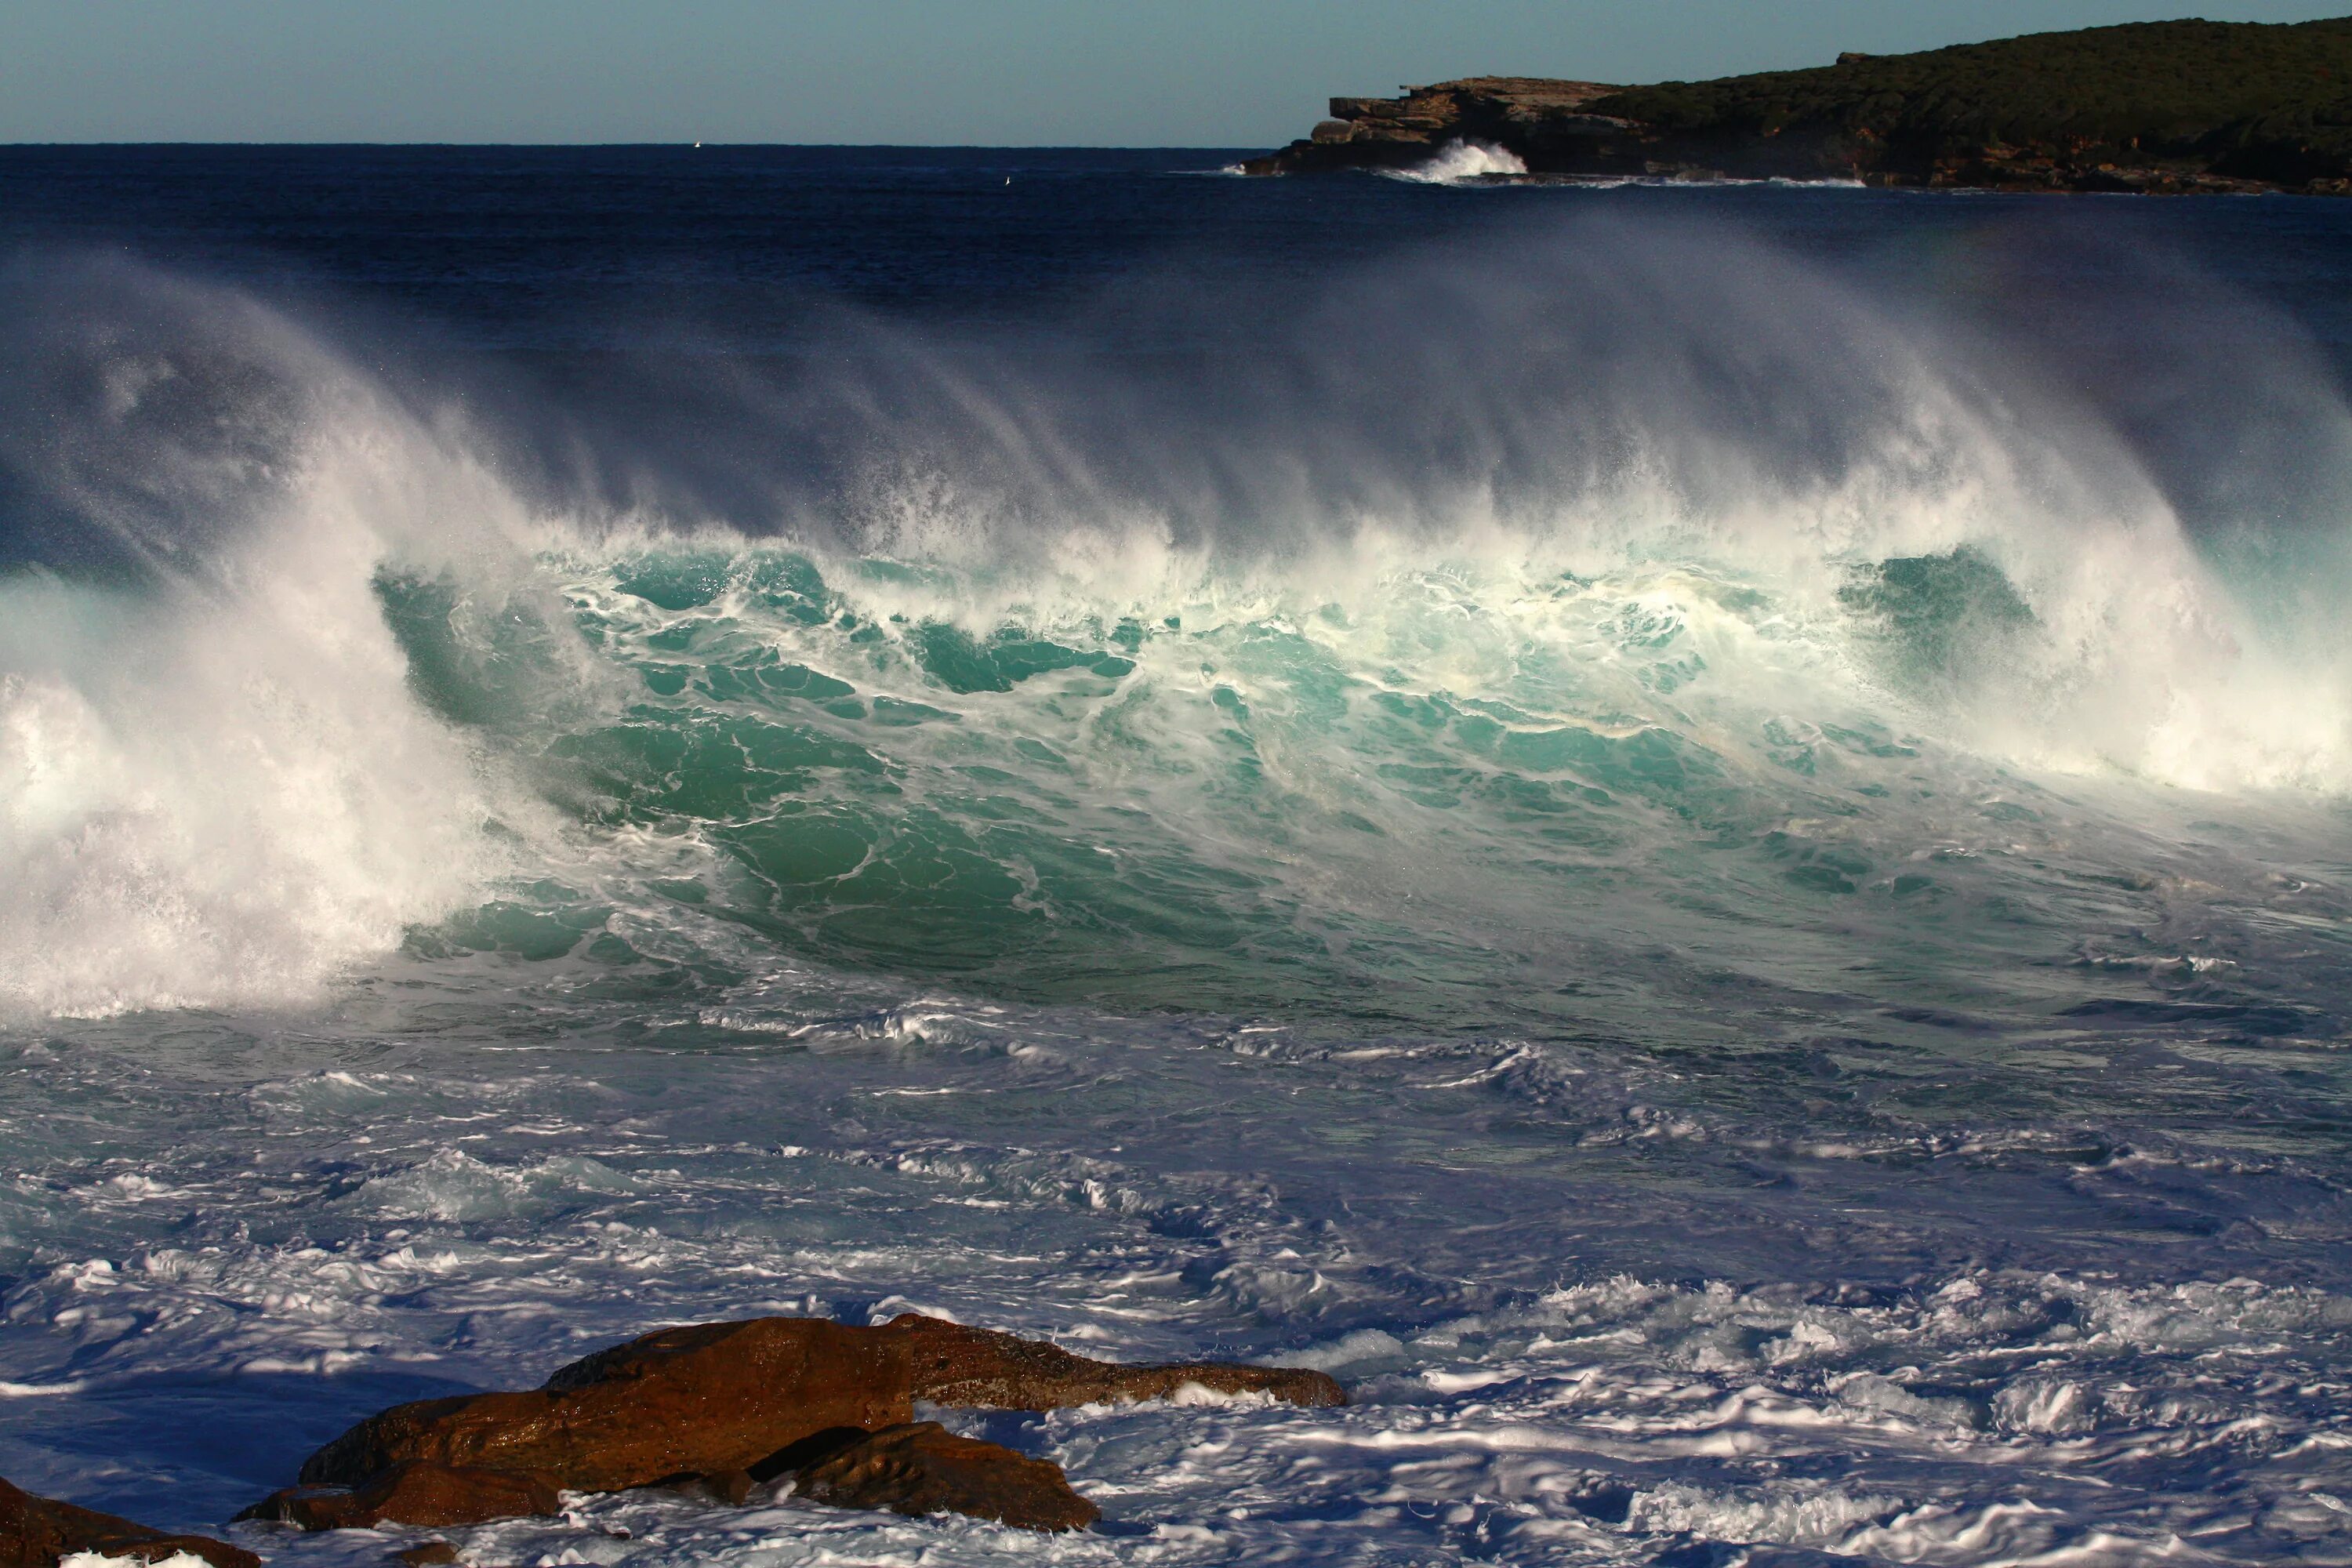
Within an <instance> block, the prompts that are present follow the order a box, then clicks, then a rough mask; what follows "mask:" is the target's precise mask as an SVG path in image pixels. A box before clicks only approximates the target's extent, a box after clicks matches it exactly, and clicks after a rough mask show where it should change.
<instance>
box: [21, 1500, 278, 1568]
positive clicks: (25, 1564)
mask: <svg viewBox="0 0 2352 1568" xmlns="http://www.w3.org/2000/svg"><path fill="white" fill-rule="evenodd" d="M72 1552H103V1553H105V1554H106V1555H107V1556H109V1557H137V1558H141V1559H143V1560H144V1561H146V1562H150V1563H154V1562H159V1561H161V1560H162V1559H163V1558H166V1557H171V1556H173V1555H175V1554H177V1553H179V1552H187V1553H188V1554H189V1555H190V1556H193V1557H201V1558H203V1559H204V1560H205V1562H206V1563H211V1564H212V1568H261V1559H260V1558H258V1557H257V1556H255V1555H254V1554H253V1553H252V1552H247V1551H246V1550H245V1549H244V1548H242V1547H238V1546H231V1545H230V1544H228V1542H225V1541H215V1540H213V1539H212V1538H211V1537H209V1536H204V1535H166V1534H164V1533H163V1531H160V1530H150V1529H148V1528H147V1527H146V1526H145V1525H143V1524H134V1523H132V1522H131V1521H130V1520H127V1519H118V1518H116V1517H115V1516H114V1515H113V1514H110V1513H100V1512H99V1511H98V1510H96V1509H89V1508H79V1507H76V1506H75V1505H74V1504H72V1503H69V1502H56V1501H53V1500H50V1499H48V1498H38V1497H35V1496H33V1495H32V1494H31V1493H30V1492H27V1491H23V1490H20V1489H17V1488H16V1487H13V1486H10V1485H9V1484H8V1483H7V1482H6V1481H0V1568H56V1565H57V1563H58V1559H60V1558H62V1557H65V1556H67V1555H68V1554H70V1553H72Z"/></svg>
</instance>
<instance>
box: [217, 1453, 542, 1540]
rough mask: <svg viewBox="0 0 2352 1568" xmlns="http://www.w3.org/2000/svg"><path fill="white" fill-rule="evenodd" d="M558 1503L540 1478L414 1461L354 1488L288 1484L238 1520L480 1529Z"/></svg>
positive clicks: (307, 1526)
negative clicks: (450, 1525) (486, 1524)
mask: <svg viewBox="0 0 2352 1568" xmlns="http://www.w3.org/2000/svg"><path fill="white" fill-rule="evenodd" d="M556 1506H557V1505H556V1489H555V1488H553V1487H551V1486H550V1485H549V1484H548V1483H547V1482H546V1481H545V1480H543V1479H541V1478H539V1477H537V1476H532V1475H525V1474H519V1473H517V1472H514V1471H510V1470H491V1469H482V1468H472V1467H460V1466H455V1465H441V1464H436V1463H434V1462H433V1461H432V1460H430V1459H410V1460H407V1461H405V1462H404V1463H401V1464H397V1465H394V1466H391V1467H390V1468H386V1469H383V1470H379V1471H378V1472H376V1473H375V1474H374V1475H373V1476H370V1477H368V1478H367V1479H366V1480H364V1481H362V1483H361V1484H359V1485H358V1486H355V1487H320V1486H295V1487H289V1488H287V1489H285V1490H283V1491H279V1492H273V1493H271V1494H270V1495H269V1496H268V1497H267V1498H265V1499H263V1500H261V1501H259V1502H257V1503H256V1504H254V1505H253V1506H252V1507H251V1508H249V1509H247V1510H245V1511H244V1512H243V1513H241V1514H239V1515H237V1518H239V1519H241V1520H244V1519H257V1520H269V1521H275V1522H278V1523H281V1524H291V1525H296V1526H299V1528H301V1529H303V1530H362V1529H365V1528H368V1527H370V1526H372V1525H376V1524H414V1525H436V1524H480V1523H483V1522H485V1521H488V1520H493V1519H517V1518H520V1517H523V1516H525V1515H529V1514H549V1513H553V1512H554V1511H555V1510H556Z"/></svg>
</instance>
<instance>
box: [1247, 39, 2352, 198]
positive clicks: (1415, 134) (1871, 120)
mask: <svg viewBox="0 0 2352 1568" xmlns="http://www.w3.org/2000/svg"><path fill="white" fill-rule="evenodd" d="M1455 144H1480V145H1484V146H1486V147H1491V148H1494V149H1496V150H1498V151H1500V152H1503V153H1509V154H1510V155H1511V156H1512V157H1513V158H1515V159H1516V160H1517V162H1518V163H1520V164H1521V165H1522V166H1524V168H1525V169H1526V170H1527V172H1528V177H1532V178H1538V179H1541V178H1554V179H1624V178H1644V177H1647V178H1666V179H1675V180H1695V181H1696V180H1719V179H1788V180H1809V181H1845V182H1851V181H1860V182H1863V183H1864V184H1874V185H1908V186H1954V187H1975V188H1980V189H1992V190H2018V191H2110V192H2147V193H2158V194H2186V193H2194V192H2216V193H2221V192H2260V191H2291V192H2299V193H2305V194H2311V195H2347V194H2352V18H2341V19H2336V20H2329V21H2320V22H2301V23H2279V24H2273V23H2252V22H2245V23H2238V22H2204V21H2185V22H2143V23H2134V24H2130V25H2127V26H2113V27H2093V28H2086V29H2084V30H2081V31H2077V32H2066V33H2040V34H2034V35H2032V36H2030V37H2020V38H2003V39H2000V40H1996V41H1994V42H1991V43H1983V44H1964V45H1959V46H1956V47H1951V48H1944V49H1931V50H1927V51H1924V52H1922V53H1918V54H1908V55H1860V54H1846V55H1841V56H1839V57H1838V59H1837V62H1836V63H1835V64H1833V65H1827V66H1821V67H1817V68H1812V69H1807V70H1788V71H1767V72H1763V73H1760V74H1757V75H1753V76H1737V77H1724V78H1720V79H1716V80H1712V81H1687V82H1686V81H1668V82H1658V83H1655V84H1653V85H1650V86H1645V87H1624V86H1612V85H1610V84H1607V83H1601V82H1591V81H1564V80H1554V79H1547V78H1535V77H1472V78H1467V79H1462V80H1459V81H1447V82H1439V83H1436V84H1435V85H1433V86H1430V87H1419V88H1409V89H1405V91H1404V93H1403V95H1402V97H1398V98H1335V99H1333V100H1331V118H1330V119H1328V120H1326V121H1323V122H1322V123H1321V124H1319V125H1318V126H1316V127H1315V129H1314V132H1313V133H1312V134H1311V135H1309V136H1307V138H1305V139H1303V140H1301V141H1297V142H1292V143H1291V144H1290V145H1289V146H1287V147H1286V148H1284V149H1282V150H1281V151H1280V152H1277V153H1270V154H1268V155H1267V156H1265V157H1263V158H1256V159H1253V160H1251V161H1249V162H1248V163H1244V165H1243V168H1244V171H1245V172H1246V173H1249V174H1311V173H1318V172H1323V171H1329V170H1342V169H1374V170H1379V169H1402V168H1411V167H1414V166H1417V165H1421V164H1424V163H1429V162H1430V161H1431V160H1433V158H1435V157H1437V156H1439V155H1440V154H1442V153H1444V152H1445V151H1446V149H1447V148H1448V147H1449V146H1452V145H1455Z"/></svg>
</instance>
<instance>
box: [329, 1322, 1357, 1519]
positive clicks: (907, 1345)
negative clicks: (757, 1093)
mask: <svg viewBox="0 0 2352 1568" xmlns="http://www.w3.org/2000/svg"><path fill="white" fill-rule="evenodd" d="M1184 1384H1201V1385H1202V1386H1203V1387H1206V1388H1210V1389H1213V1390H1216V1391H1218V1392H1222V1393H1230V1394H1243V1393H1265V1394H1272V1395H1274V1396H1275V1397H1277V1398H1282V1399H1287V1400H1290V1401H1292V1402H1293V1403H1296V1404H1301V1405H1339V1404H1343V1403H1345V1395H1344V1394H1341V1393H1340V1391H1339V1384H1336V1383H1333V1382H1332V1381H1331V1380H1330V1379H1329V1378H1328V1377H1326V1376H1324V1375H1323V1374H1322V1373H1312V1372H1300V1371H1293V1370H1289V1369H1284V1368H1274V1367H1248V1366H1234V1365H1229V1364H1224V1363H1197V1364H1194V1363H1179V1364H1172V1365H1162V1366H1119V1365H1116V1364H1114V1363H1108V1362H1097V1361H1091V1360H1088V1359H1087V1358H1086V1357H1083V1356H1076V1355H1072V1354H1070V1353H1069V1352H1066V1351H1063V1350H1060V1349H1057V1348H1055V1346H1052V1345H1047V1344H1040V1343H1036V1342H1032V1341H1025V1340H1020V1339H1016V1338H1014V1337H1013V1335H1011V1334H1002V1333H995V1332H992V1331H988V1330H985V1329H968V1328H964V1327H962V1326H961V1325H960V1324H955V1323H950V1322H945V1321H941V1320H939V1319H936V1318H926V1317H923V1316H920V1315H919V1314H916V1313H908V1314H905V1315H903V1316H901V1317H898V1318H896V1319H893V1320H892V1321H890V1322H888V1323H886V1324H883V1325H881V1326H879V1327H876V1328H854V1327H850V1326H847V1325H845V1324H841V1323H835V1322H829V1321H824V1320H823V1319H818V1318H755V1319H751V1320H749V1321H741V1322H732V1323H702V1324H698V1325H695V1326H693V1327H690V1328H680V1329H665V1330H662V1331H658V1332H656V1333H651V1334H646V1335H645V1336H644V1337H642V1338H640V1339H635V1340H632V1341H630V1342H628V1343H626V1344H622V1345H615V1346H614V1347H613V1348H611V1349H609V1350H604V1351H599V1352H596V1353H595V1354H593V1355H591V1356H588V1357H586V1358H585V1359H583V1360H581V1361H577V1362H574V1363H572V1364H571V1365H569V1366H566V1367H563V1368H562V1369H561V1370H559V1371H558V1372H557V1373H555V1374H554V1375H553V1376H552V1377H550V1378H549V1379H548V1380H547V1384H546V1386H545V1387H543V1388H539V1389H534V1390H532V1391H530V1392H529V1393H523V1394H466V1395H461V1396H459V1397H457V1398H453V1399H430V1400H424V1401H421V1402H419V1403H416V1404H414V1405H395V1406H394V1407H393V1408H392V1409H390V1410H386V1411H384V1412H383V1413H382V1414H380V1415H373V1416H371V1417H370V1418H368V1419H367V1420H365V1421H362V1422H361V1423H360V1424H359V1425H358V1426H354V1427H352V1429H351V1430H350V1431H348V1432H346V1433H344V1434H343V1435H342V1436H340V1437H338V1438H336V1439H335V1440H334V1441H333V1442H331V1443H329V1444H328V1445H327V1446H326V1447H323V1448H320V1450H319V1451H318V1452H317V1453H316V1454H313V1455H312V1456H311V1457H310V1459H309V1460H308V1461H307V1462H306V1463H305V1464H304V1465H303V1467H302V1473H301V1478H300V1479H302V1481H303V1482H304V1483H306V1484H309V1485H314V1486H315V1485H320V1484H340V1485H343V1486H359V1485H362V1483H365V1482H367V1481H368V1480H369V1479H370V1478H372V1477H373V1476H375V1475H377V1474H378V1473H379V1472H381V1471H383V1470H386V1469H389V1468H392V1467H394V1466H395V1465H399V1464H403V1463H405V1462H407V1461H410V1460H419V1459H422V1460H429V1461H431V1462H433V1463H435V1464H436V1465H444V1466H456V1467H460V1468H487V1469H496V1470H509V1471H520V1472H526V1473H529V1474H531V1475H535V1476H538V1477H540V1478H541V1479H544V1480H545V1481H547V1482H548V1483H549V1484H551V1485H553V1486H556V1487H559V1488H564V1489H574V1490H580V1491H619V1490H622V1489H625V1488H629V1487H641V1486H651V1485H655V1484H657V1483H661V1482H668V1481H677V1480H680V1479H686V1478H689V1477H698V1476H724V1475H726V1474H728V1473H729V1472H731V1471H738V1470H742V1471H751V1472H753V1473H757V1468H758V1467H760V1466H761V1465H762V1464H763V1463H764V1462H766V1461H768V1460H770V1459H771V1458H772V1457H773V1456H775V1455H776V1454H777V1453H778V1451H779V1450H782V1449H786V1448H789V1447H792V1446H793V1444H795V1443H799V1442H802V1441H803V1440H805V1439H807V1438H809V1437H811V1436H814V1435H816V1434H818V1433H822V1432H825V1431H827V1430H829V1429H832V1428H836V1427H858V1428H863V1429H866V1430H867V1431H873V1430H876V1429H878V1428H882V1427H887V1426H902V1425H905V1424H906V1423H908V1422H909V1421H910V1420H912V1418H913V1415H914V1409H913V1402H914V1401H915V1400H916V1399H918V1398H920V1399H927V1400H929V1401H931V1402H933V1403H935V1404H940V1405H992V1406H1000V1407H1003V1408H1008V1409H1017V1410H1049V1409H1053V1408H1055V1407H1057V1406H1060V1405H1081V1404H1089V1403H1093V1402H1097V1401H1102V1400H1115V1399H1153V1398H1160V1397H1164V1396H1166V1395H1168V1394H1172V1393H1174V1392H1175V1391H1176V1390H1177V1389H1178V1388H1180V1387H1181V1386H1183V1385H1184Z"/></svg>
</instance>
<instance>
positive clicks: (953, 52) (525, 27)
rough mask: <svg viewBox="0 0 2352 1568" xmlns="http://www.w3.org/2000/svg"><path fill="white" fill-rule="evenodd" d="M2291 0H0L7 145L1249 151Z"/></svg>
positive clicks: (2253, 9)
mask: <svg viewBox="0 0 2352 1568" xmlns="http://www.w3.org/2000/svg"><path fill="white" fill-rule="evenodd" d="M2344 10H2352V0H2335V5H2294V4H2288V3H2284V0H2200V3H2194V4H2189V5H2174V4H2167V3H2166V0H1973V3H1970V4H1948V3H1945V0H1780V4H1777V5H1771V4H1758V3H1756V0H1647V3H1645V4H1627V3H1626V0H824V3H818V0H669V3H668V4H650V3H646V0H366V3H355V0H0V142H221V141H226V142H677V141H696V140H700V141H706V142H904V143H916V144H937V143H957V142H967V143H981V144H997V145H1044V144H1064V145H1097V146H1099V145H1127V146H1202V145H1215V146H1258V145H1270V144H1273V143H1276V142H1284V141H1287V140H1288V139H1290V138H1291V137H1293V136H1297V135H1300V134H1303V133H1304V132H1306V130H1307V127H1308V126H1310V125H1311V124H1313V122H1314V121H1316V120H1317V119H1318V118H1320V116H1321V114H1322V111H1323V100H1325V99H1326V98H1328V97H1329V96H1330V95H1332V94H1334V93H1384V92H1392V91H1394V90H1395V89H1396V88H1397V86H1398V85H1399V84H1400V83H1402V82H1425V81H1436V80H1442V79H1445V78H1448V77H1455V76H1465V75H1475V74H1480V73H1496V74H1512V75H1528V76H1570V77H1584V78H1589V79H1596V80H1602V81H1651V80H1657V79H1664V78H1670V77H1681V78H1696V77H1708V76H1721V75H1726V74H1728V73H1731V72H1736V71H1748V70H1769V69H1774V68H1783V67H1790V66H1804V65H1818V64H1822V63H1825V62H1827V61H1828V60H1830V59H1831V58H1834V57H1835V55H1836V54H1837V52H1838V51H1839V50H1840V49H1864V50H1868V51H1871V52H1873V53H1886V52H1893V51H1895V50H1902V49H1919V48H1931V47H1936V46H1937V45H1941V44H1949V43H1961V42H1971V41H1974V40H1977V39H1980V38H1989V37H2006V36H2009V35H2011V34H2016V33H2030V32H2040V31H2043V30H2045V29H2049V28H2053V27H2081V26H2097V25H2100V24H2104V23H2110V22H2128V21H2147V20H2153V19H2157V18H2159V17H2172V16H2210V17H2213V18H2216V19H2225V20H2232V21H2250V22H2252V21H2261V22H2287V21H2304V20H2307V19H2309V18H2312V17H2315V16H2327V15H2330V14H2331V13H2339V12H2341V11H2344Z"/></svg>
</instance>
